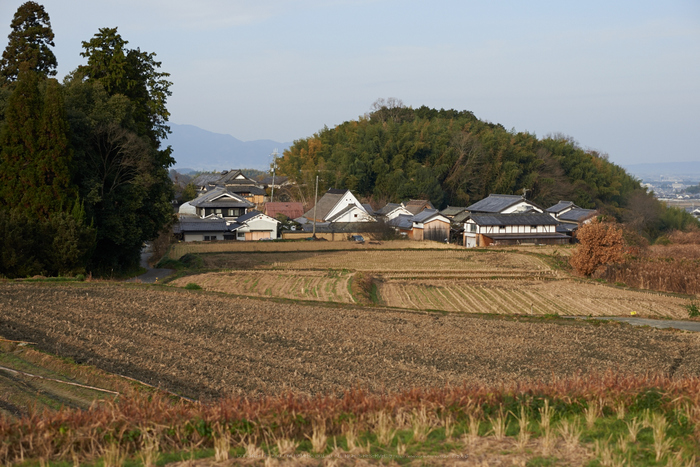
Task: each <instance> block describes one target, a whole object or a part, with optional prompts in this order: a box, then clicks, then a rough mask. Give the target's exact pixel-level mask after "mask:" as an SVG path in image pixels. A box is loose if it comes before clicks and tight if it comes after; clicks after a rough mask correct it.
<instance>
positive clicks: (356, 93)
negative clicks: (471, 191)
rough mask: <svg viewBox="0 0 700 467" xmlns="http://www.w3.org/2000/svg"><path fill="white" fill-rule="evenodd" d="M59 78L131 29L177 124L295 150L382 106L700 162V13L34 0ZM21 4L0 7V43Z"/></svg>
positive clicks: (666, 7)
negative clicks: (400, 104)
mask: <svg viewBox="0 0 700 467" xmlns="http://www.w3.org/2000/svg"><path fill="white" fill-rule="evenodd" d="M37 1H38V3H41V4H42V5H44V6H45V8H46V10H47V12H48V13H49V15H50V16H51V21H52V26H53V29H54V32H55V34H56V47H55V48H54V53H55V54H56V57H57V58H58V62H59V69H58V72H59V75H60V76H61V77H62V76H64V75H65V74H66V73H68V72H69V71H70V70H72V69H74V68H75V67H76V66H78V65H79V64H81V63H82V62H83V59H82V57H80V55H79V54H80V51H81V47H80V43H81V41H83V40H88V39H89V38H90V37H92V35H93V34H94V33H95V32H97V30H98V28H100V27H115V26H117V27H119V32H120V33H121V35H122V37H124V39H126V40H128V41H129V44H130V46H131V47H140V48H141V49H142V50H145V51H148V52H156V53H157V54H158V59H159V60H161V61H162V62H163V67H162V69H163V71H167V72H169V73H171V75H172V76H171V80H172V81H173V82H174V86H173V88H172V90H173V96H172V97H171V99H170V101H169V109H170V111H171V113H172V117H171V121H172V122H174V123H180V124H192V125H196V126H198V127H201V128H203V129H206V130H209V131H214V132H217V133H226V134H231V135H233V136H235V137H236V138H238V139H241V140H244V141H249V140H255V139H273V140H277V141H292V140H295V139H299V138H303V137H306V136H310V135H312V134H313V133H315V132H316V131H318V130H319V129H321V128H322V127H323V126H324V125H328V126H329V127H332V126H334V125H336V124H339V123H342V122H343V121H346V120H352V119H356V118H357V117H358V116H360V115H362V114H364V113H365V112H367V111H368V110H369V107H370V105H371V104H372V102H374V101H375V100H376V99H377V98H379V97H384V98H386V97H397V98H400V99H402V100H403V101H404V103H405V104H406V105H410V106H413V107H419V106H421V105H427V106H429V107H435V108H440V107H444V108H455V109H458V110H471V111H473V112H474V114H475V115H476V116H477V117H479V118H481V119H482V120H488V121H492V122H497V123H502V124H503V125H504V126H505V127H506V128H509V129H510V128H515V129H516V130H518V131H529V132H532V133H536V134H537V135H538V136H544V135H546V134H548V133H554V132H561V133H565V134H568V135H571V136H573V137H574V138H575V139H576V140H577V141H579V142H580V144H581V145H582V146H584V147H589V148H593V149H597V150H599V151H602V152H607V153H608V154H609V155H610V159H611V160H612V161H613V162H616V163H618V164H621V165H627V164H634V163H646V162H661V161H694V160H700V150H699V149H698V148H699V147H700V141H699V140H700V1H698V0H667V1H664V2H660V1H645V0H630V1H611V0H607V1H593V0H588V1H586V2H574V1H563V0H560V1H538V0H531V1H529V2H523V1H496V0H494V1H479V2H476V1H437V0H436V1H432V2H426V1H407V0H403V1H398V0H355V1H353V0H298V1H297V0H287V1H284V0H276V1H265V0H258V1H240V0H228V1H227V0H197V1H194V0H138V1H137V0H122V1H118V2H107V1H102V0H44V1H41V0H37ZM21 3H23V2H22V0H2V2H0V44H2V48H4V45H5V44H6V39H5V38H6V37H7V34H8V33H9V30H10V28H9V25H10V22H11V20H12V16H13V15H14V12H15V11H16V9H17V7H18V6H19V5H20V4H21Z"/></svg>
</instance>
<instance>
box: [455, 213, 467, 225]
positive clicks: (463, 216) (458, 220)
mask: <svg viewBox="0 0 700 467" xmlns="http://www.w3.org/2000/svg"><path fill="white" fill-rule="evenodd" d="M470 215H471V213H470V212H469V211H464V212H460V213H459V214H457V215H456V216H454V217H453V218H452V223H453V224H462V223H464V221H465V220H467V217H469V216H470Z"/></svg>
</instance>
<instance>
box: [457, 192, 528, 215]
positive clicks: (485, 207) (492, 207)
mask: <svg viewBox="0 0 700 467" xmlns="http://www.w3.org/2000/svg"><path fill="white" fill-rule="evenodd" d="M521 201H525V199H524V198H523V197H522V196H520V195H489V196H488V197H486V198H484V199H482V200H481V201H477V202H476V203H474V204H472V205H471V206H469V207H467V210H468V211H470V212H475V213H476V212H492V213H499V212H501V211H503V210H504V209H508V208H509V207H511V206H513V205H515V204H518V203H520V202H521Z"/></svg>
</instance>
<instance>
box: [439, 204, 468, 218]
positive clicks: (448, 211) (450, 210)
mask: <svg viewBox="0 0 700 467" xmlns="http://www.w3.org/2000/svg"><path fill="white" fill-rule="evenodd" d="M466 210H467V208H465V207H459V206H447V207H446V208H445V209H443V210H442V211H440V214H442V215H443V216H447V217H451V216H456V215H457V214H459V213H461V212H464V211H466Z"/></svg>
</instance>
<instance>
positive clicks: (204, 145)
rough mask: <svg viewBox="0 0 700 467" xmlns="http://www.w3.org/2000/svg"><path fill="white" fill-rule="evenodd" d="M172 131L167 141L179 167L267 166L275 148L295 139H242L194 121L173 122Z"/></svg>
mask: <svg viewBox="0 0 700 467" xmlns="http://www.w3.org/2000/svg"><path fill="white" fill-rule="evenodd" d="M169 125H170V129H171V130H172V133H171V134H170V135H169V136H168V139H167V140H166V141H165V142H164V145H166V146H167V145H170V146H172V147H173V157H174V158H175V165H174V166H173V167H174V168H175V169H176V170H178V171H180V172H181V173H185V172H187V171H188V170H187V169H190V170H196V171H199V170H206V171H211V170H217V171H220V170H230V169H259V170H267V169H269V167H270V162H272V157H271V156H270V154H272V151H274V150H275V148H277V150H278V152H279V153H280V156H281V155H282V151H284V150H285V149H287V148H288V147H289V146H291V145H292V143H280V142H277V141H272V140H269V139H261V140H256V141H241V140H239V139H236V138H234V137H233V136H231V135H224V134H220V133H212V132H211V131H207V130H203V129H201V128H199V127H196V126H194V125H178V124H175V123H170V124H169Z"/></svg>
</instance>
